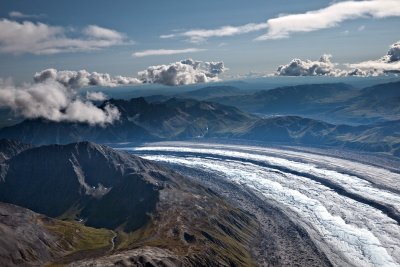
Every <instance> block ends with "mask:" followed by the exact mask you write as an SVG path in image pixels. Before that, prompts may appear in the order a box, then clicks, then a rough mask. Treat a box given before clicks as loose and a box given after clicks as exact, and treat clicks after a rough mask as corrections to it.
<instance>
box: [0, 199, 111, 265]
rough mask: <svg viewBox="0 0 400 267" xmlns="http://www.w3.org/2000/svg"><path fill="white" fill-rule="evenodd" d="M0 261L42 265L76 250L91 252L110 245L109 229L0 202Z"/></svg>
mask: <svg viewBox="0 0 400 267" xmlns="http://www.w3.org/2000/svg"><path fill="white" fill-rule="evenodd" d="M0 235H1V238H0V265H1V266H5V267H8V266H43V265H46V263H48V262H50V261H52V260H54V259H56V258H60V257H64V256H66V255H68V254H71V253H74V252H76V251H81V252H85V253H88V254H91V255H94V254H93V252H94V251H97V252H99V253H100V254H102V253H104V252H107V251H108V250H109V249H110V246H111V244H110V240H111V238H112V237H113V233H112V231H110V230H105V229H94V228H90V227H85V226H83V225H82V224H80V223H78V222H66V221H61V220H57V219H52V218H49V217H47V216H44V215H41V214H38V213H35V212H33V211H31V210H28V209H25V208H22V207H18V206H15V205H12V204H6V203H1V202H0Z"/></svg>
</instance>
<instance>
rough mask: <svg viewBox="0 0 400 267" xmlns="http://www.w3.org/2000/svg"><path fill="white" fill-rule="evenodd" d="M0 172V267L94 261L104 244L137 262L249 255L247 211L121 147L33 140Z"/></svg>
mask: <svg viewBox="0 0 400 267" xmlns="http://www.w3.org/2000/svg"><path fill="white" fill-rule="evenodd" d="M1 143H3V144H2V146H1V147H7V143H10V144H8V146H15V144H14V143H12V142H11V141H10V140H2V141H1ZM1 147H0V152H3V153H4V151H2V150H1ZM20 147H21V148H22V147H24V145H23V144H21V145H20ZM0 175H1V177H0V218H1V220H0V234H1V240H0V244H1V246H0V247H1V248H2V249H1V250H0V265H2V266H21V265H23V266H31V265H35V266H37V265H46V264H48V263H50V262H53V263H56V264H67V263H70V262H73V261H77V260H84V259H87V258H92V259H91V262H92V263H94V262H95V261H96V259H93V258H98V257H102V256H107V255H108V254H109V253H110V252H111V251H112V252H113V253H116V252H119V253H120V254H119V255H120V256H119V257H122V258H123V257H125V256H126V257H128V256H129V259H130V262H131V263H132V264H134V265H138V266H152V265H151V264H152V263H153V264H154V262H157V264H158V265H160V266H174V265H179V266H189V265H190V266H199V265H202V266H214V264H217V265H222V266H229V265H232V264H234V265H236V266H239V265H240V264H246V265H248V264H251V263H252V261H253V260H252V258H251V256H250V253H249V250H248V249H249V246H250V243H251V242H253V240H254V237H255V236H256V235H255V233H256V232H257V227H258V226H257V224H256V223H255V219H254V218H253V217H251V216H250V215H249V214H247V213H246V212H244V211H242V210H240V209H237V208H234V207H232V206H230V204H228V203H227V202H225V200H223V199H222V198H220V197H219V196H218V195H216V194H215V193H214V192H213V191H211V190H209V189H207V188H204V187H202V186H200V185H198V184H196V183H194V182H191V181H190V180H189V179H187V178H185V177H182V176H181V175H179V174H177V173H175V172H173V171H171V170H169V169H166V168H164V167H162V166H160V165H157V164H156V163H153V162H150V161H147V160H144V159H141V158H139V157H136V156H134V155H131V154H128V153H126V152H120V151H115V150H113V149H111V148H109V147H107V146H104V145H98V144H94V143H90V142H81V143H72V144H68V145H49V146H40V147H34V148H29V149H25V150H23V151H21V152H19V153H17V154H16V155H14V156H12V157H10V158H9V159H7V160H5V161H3V162H2V163H1V164H0ZM1 202H3V203H1ZM4 203H10V204H14V205H18V206H20V207H17V206H13V205H10V204H4ZM22 207H23V208H22ZM199 207H201V208H199ZM28 209H29V210H28ZM38 213H39V214H38ZM208 218H213V220H209V219H208ZM91 227H95V228H96V229H95V228H91ZM167 239H168V242H165V240H167ZM222 248H223V249H222ZM136 250H140V252H138V253H136V254H138V256H137V257H134V256H132V255H134V254H135V251H136ZM126 253H127V254H126ZM145 254H146V255H148V256H147V257H146V258H145V259H143V258H142V257H140V256H143V255H145ZM165 255H168V257H166V256H165ZM116 261H117V260H116ZM212 263H214V264H212ZM97 264H98V266H101V265H102V264H101V262H99V263H97ZM140 264H142V265H140Z"/></svg>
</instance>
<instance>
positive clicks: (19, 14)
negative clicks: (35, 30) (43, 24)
mask: <svg viewBox="0 0 400 267" xmlns="http://www.w3.org/2000/svg"><path fill="white" fill-rule="evenodd" d="M8 16H9V17H10V18H16V19H27V18H32V19H38V18H43V17H45V16H46V15H44V14H24V13H22V12H19V11H11V12H10V13H8Z"/></svg>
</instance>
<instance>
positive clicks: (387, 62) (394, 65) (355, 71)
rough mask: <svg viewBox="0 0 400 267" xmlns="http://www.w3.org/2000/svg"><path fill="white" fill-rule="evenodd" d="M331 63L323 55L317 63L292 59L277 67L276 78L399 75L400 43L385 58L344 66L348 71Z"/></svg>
mask: <svg viewBox="0 0 400 267" xmlns="http://www.w3.org/2000/svg"><path fill="white" fill-rule="evenodd" d="M337 65H338V64H337V63H333V62H332V61H331V55H323V56H321V58H320V59H319V60H318V61H313V60H301V59H298V58H296V59H293V60H292V61H291V62H290V63H289V64H286V65H281V66H279V67H278V69H277V71H276V73H275V75H278V76H335V77H341V76H379V75H384V74H386V73H400V41H399V42H396V43H394V44H392V45H391V46H390V47H389V50H388V52H387V53H386V55H385V56H383V57H382V58H380V59H378V60H368V61H363V62H360V63H353V64H349V63H347V64H344V65H345V66H346V67H347V68H349V69H339V68H337V67H336V66H337Z"/></svg>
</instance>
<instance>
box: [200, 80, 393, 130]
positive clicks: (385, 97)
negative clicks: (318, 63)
mask: <svg viewBox="0 0 400 267" xmlns="http://www.w3.org/2000/svg"><path fill="white" fill-rule="evenodd" d="M198 94H199V93H198V92H197V93H196V95H198ZM207 101H211V102H217V103H221V104H224V105H229V106H234V107H237V108H239V109H241V110H244V111H248V112H252V113H260V114H264V115H297V116H306V117H310V118H314V119H321V120H326V121H329V122H333V123H358V124H366V123H375V122H383V121H386V120H399V119H400V82H392V83H386V84H378V85H374V86H372V87H367V88H364V89H361V90H359V89H355V88H353V87H352V86H350V85H347V84H343V83H333V84H305V85H298V86H286V87H279V88H276V89H271V90H261V91H258V92H255V93H251V94H246V95H243V94H240V95H231V96H229V95H225V96H219V97H211V98H207Z"/></svg>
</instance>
